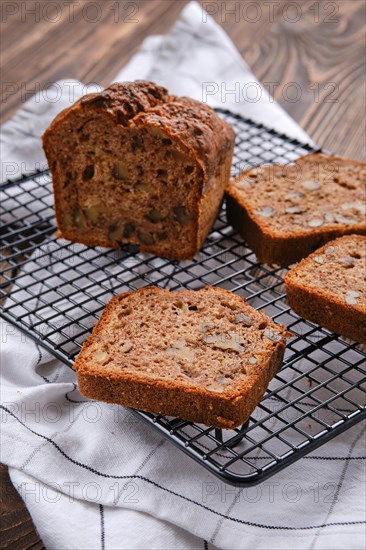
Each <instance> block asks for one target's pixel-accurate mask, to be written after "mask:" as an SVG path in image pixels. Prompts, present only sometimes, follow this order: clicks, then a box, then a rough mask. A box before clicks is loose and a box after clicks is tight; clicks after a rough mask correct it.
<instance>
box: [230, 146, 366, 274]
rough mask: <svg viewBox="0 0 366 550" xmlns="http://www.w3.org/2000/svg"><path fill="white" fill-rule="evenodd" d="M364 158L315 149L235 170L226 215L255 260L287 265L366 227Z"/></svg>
mask: <svg viewBox="0 0 366 550" xmlns="http://www.w3.org/2000/svg"><path fill="white" fill-rule="evenodd" d="M365 199H366V164H364V163H361V162H356V161H351V160H345V159H341V158H338V157H332V156H327V155H323V154H320V153H316V154H315V153H314V154H312V155H307V156H305V157H302V158H300V159H298V160H297V161H296V162H295V164H293V165H286V166H282V165H276V166H262V167H259V168H253V169H251V170H247V171H245V172H243V173H242V174H240V176H238V177H237V178H236V179H235V180H234V181H232V182H231V183H230V185H229V188H228V189H227V210H228V220H229V222H230V223H231V225H233V227H234V228H235V229H236V230H237V231H238V232H239V233H240V235H241V236H242V237H243V238H244V239H245V241H246V242H247V243H248V245H249V247H250V248H252V250H253V251H254V252H255V254H256V256H257V258H258V261H260V262H262V263H267V264H279V265H289V264H292V263H294V262H297V261H298V260H300V259H301V258H303V257H305V256H307V255H308V254H310V253H311V252H313V251H314V250H315V249H317V248H318V247H319V246H321V245H323V244H324V243H326V242H328V241H329V240H332V239H334V238H336V237H340V236H342V235H345V234H351V233H358V234H365V233H366V217H365V216H366V201H365Z"/></svg>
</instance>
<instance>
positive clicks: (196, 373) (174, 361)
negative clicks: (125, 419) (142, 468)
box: [74, 287, 287, 429]
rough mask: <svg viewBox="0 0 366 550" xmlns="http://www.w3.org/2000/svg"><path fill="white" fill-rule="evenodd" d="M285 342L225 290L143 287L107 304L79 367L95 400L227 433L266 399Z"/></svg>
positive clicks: (277, 329)
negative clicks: (204, 425)
mask: <svg viewBox="0 0 366 550" xmlns="http://www.w3.org/2000/svg"><path fill="white" fill-rule="evenodd" d="M286 336H287V332H286V329H285V327H283V326H281V325H277V324H276V323H274V322H273V321H272V320H271V319H268V318H267V317H266V316H265V314H264V312H262V311H261V312H259V311H256V310H255V309H253V308H252V307H251V306H249V305H248V303H247V302H246V301H245V300H244V299H243V298H241V297H239V296H237V295H235V294H233V293H232V292H229V291H227V290H224V289H220V288H216V287H205V288H203V289H201V290H197V291H191V290H181V291H177V292H173V291H169V290H165V289H164V290H162V289H159V288H156V287H146V288H143V289H140V290H136V291H134V292H129V293H125V294H121V295H120V296H117V297H115V298H113V299H112V300H111V301H110V302H109V303H108V304H107V306H106V308H105V310H104V312H103V314H102V316H101V318H100V320H99V322H98V323H97V324H96V326H95V327H94V330H93V333H92V335H91V336H90V337H89V338H88V339H87V340H86V342H85V343H84V345H83V347H82V349H81V351H80V353H79V355H78V356H77V358H76V362H75V365H74V368H75V370H76V371H77V379H78V385H79V390H80V392H81V393H82V394H83V395H84V396H86V397H89V398H91V399H95V400H99V401H106V402H109V403H117V404H119V405H124V406H127V407H131V408H135V409H139V410H142V411H149V412H153V413H159V414H163V415H168V416H175V417H178V418H182V419H183V420H187V421H193V422H198V423H202V424H206V425H213V426H216V427H219V428H228V429H229V428H233V427H235V426H239V425H241V424H243V423H244V422H245V421H246V420H247V419H248V417H249V416H250V414H251V413H252V412H253V410H254V409H255V407H256V406H257V404H258V403H259V401H260V400H261V398H262V396H263V394H264V392H265V390H266V389H267V386H268V384H269V382H270V380H271V379H272V377H273V376H274V375H275V374H276V372H277V371H278V369H279V368H280V367H281V364H282V360H283V355H284V350H285V342H286Z"/></svg>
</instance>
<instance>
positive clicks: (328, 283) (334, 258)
mask: <svg viewBox="0 0 366 550" xmlns="http://www.w3.org/2000/svg"><path fill="white" fill-rule="evenodd" d="M365 267H366V237H363V236H362V235H346V236H345V237H340V238H339V239H335V240H334V241H331V242H329V243H327V244H326V245H325V246H323V247H321V248H319V249H318V250H316V251H315V252H313V253H312V254H310V256H308V257H307V258H304V259H303V260H301V262H299V263H298V264H297V265H296V266H295V267H293V268H292V269H291V270H290V271H289V272H288V274H287V276H286V277H285V281H286V284H288V285H291V287H299V288H302V289H306V290H307V292H310V293H312V294H316V295H322V296H324V297H326V298H327V299H330V300H331V301H333V302H337V303H339V304H342V306H344V307H352V308H354V309H357V310H359V311H360V312H362V313H363V314H364V315H366V287H365Z"/></svg>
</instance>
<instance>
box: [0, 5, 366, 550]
mask: <svg viewBox="0 0 366 550" xmlns="http://www.w3.org/2000/svg"><path fill="white" fill-rule="evenodd" d="M186 3H187V0H147V1H145V0H138V1H134V2H126V1H124V0H123V1H122V0H121V1H119V2H116V0H98V1H97V2H96V1H94V2H89V1H88V0H78V1H71V0H70V5H68V3H67V2H65V1H63V0H59V1H56V2H55V1H52V2H50V1H48V0H36V1H33V0H27V1H26V2H24V1H20V0H19V1H16V0H11V1H7V0H3V1H2V2H1V10H2V14H1V15H2V17H1V52H2V55H1V64H2V99H1V108H2V113H1V116H2V121H4V120H7V119H8V118H10V117H11V116H12V114H13V113H14V112H15V111H16V110H17V109H18V108H19V107H20V106H21V105H22V103H24V101H25V100H26V99H27V98H29V97H30V95H31V94H32V93H33V91H34V90H38V89H43V88H44V87H47V85H49V84H50V83H52V82H54V81H56V80H58V79H61V78H70V77H72V78H76V79H78V80H81V81H82V82H85V83H88V82H97V83H99V84H101V85H102V86H105V85H107V84H108V83H109V82H110V81H111V79H112V78H113V77H114V76H115V75H116V74H117V72H118V71H119V69H120V68H121V67H122V66H123V65H124V64H125V63H126V62H127V61H128V59H129V58H130V57H131V55H132V54H133V53H135V52H136V51H137V49H138V48H139V46H140V44H141V42H142V40H143V39H144V38H145V37H146V36H148V35H150V34H159V33H160V34H161V33H166V32H167V31H168V30H169V28H170V27H171V26H172V24H173V23H174V21H175V20H176V18H177V17H178V14H179V12H180V11H181V9H182V8H183V7H184V5H185V4H186ZM95 4H98V5H99V9H97V8H96V7H95ZM201 4H203V5H206V6H207V7H208V9H209V10H210V12H212V14H213V16H214V17H215V19H216V20H217V21H218V22H219V23H220V24H221V25H222V26H223V27H224V29H225V30H226V31H227V33H228V34H229V35H230V37H231V38H232V40H233V41H234V43H235V44H236V46H237V47H238V49H239V51H240V53H241V55H242V56H243V57H244V59H245V60H246V61H247V63H248V64H249V66H250V67H251V68H252V70H253V72H254V73H255V75H256V76H257V78H258V79H259V80H261V81H262V82H263V83H265V84H266V86H267V88H268V89H269V91H270V92H271V93H272V94H273V96H274V98H275V99H276V100H277V101H278V102H279V103H280V104H281V105H282V106H283V107H284V108H285V109H286V110H287V111H288V112H289V113H290V114H291V116H292V117H293V118H294V119H295V120H296V121H297V122H298V123H299V124H300V125H301V126H302V127H303V128H304V129H305V130H306V131H307V132H308V133H309V134H310V136H311V137H312V138H313V139H314V140H315V142H316V143H317V144H318V145H320V146H324V147H326V148H327V149H330V150H333V151H335V152H337V153H339V154H341V155H344V156H346V157H349V158H355V159H359V160H363V161H365V160H366V144H365V135H366V131H365V130H366V128H365V119H366V117H365V115H366V103H365V96H366V89H365V57H366V53H365V17H366V2H365V0H334V1H328V0H327V1H325V0H324V1H322V0H321V1H316V0H298V1H297V2H296V3H294V2H289V1H287V0H276V1H272V2H271V1H269V2H268V0H267V1H258V2H253V1H250V0H245V1H241V2H238V1H234V2H232V1H226V2H224V1H221V0H217V1H211V2H204V1H201ZM295 4H296V5H295ZM296 6H297V7H296ZM296 96H297V97H296ZM0 488H1V494H0V506H1V509H0V513H1V539H0V548H12V549H17V548H32V549H40V548H43V545H42V542H41V541H40V539H39V536H38V535H37V533H36V531H35V530H34V528H33V526H32V522H31V519H30V517H29V515H28V513H27V511H26V508H25V506H24V504H23V503H22V501H21V499H20V498H19V496H18V494H17V493H16V491H15V489H14V488H13V487H12V485H11V482H10V480H9V477H8V475H7V470H6V468H5V467H4V466H2V467H1V469H0Z"/></svg>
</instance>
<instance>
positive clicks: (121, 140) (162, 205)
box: [43, 81, 235, 259]
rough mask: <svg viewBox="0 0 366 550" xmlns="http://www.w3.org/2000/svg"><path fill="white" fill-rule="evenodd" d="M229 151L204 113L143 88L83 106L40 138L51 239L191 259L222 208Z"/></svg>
mask: <svg viewBox="0 0 366 550" xmlns="http://www.w3.org/2000/svg"><path fill="white" fill-rule="evenodd" d="M234 141H235V135H234V132H233V130H232V129H231V127H230V126H229V125H228V124H227V123H226V122H224V121H223V120H221V119H220V118H219V117H218V116H217V115H216V113H215V112H214V111H213V110H212V109H211V108H210V107H208V106H207V105H205V104H203V103H200V102H199V101H195V100H193V99H189V98H186V97H176V96H173V95H169V94H168V92H167V90H165V88H162V87H160V86H156V85H155V84H153V83H151V82H145V81H137V82H126V83H121V84H113V85H112V86H110V87H109V88H107V89H106V90H104V91H103V92H101V93H96V94H88V95H86V96H84V97H83V98H81V99H80V100H78V101H77V102H76V103H75V104H74V105H73V106H71V107H70V108H68V109H65V110H64V111H62V112H61V113H60V114H59V115H58V116H57V117H56V118H55V119H54V121H53V122H52V124H51V125H50V127H49V128H48V129H47V130H46V132H45V133H44V135H43V146H44V150H45V153H46V156H47V160H48V164H49V167H50V170H51V173H52V179H53V188H54V197H55V211H56V219H57V225H58V229H59V235H60V236H62V237H64V238H66V239H69V240H71V241H76V242H80V243H85V244H88V245H91V246H97V245H100V246H105V247H112V248H119V247H120V246H121V243H132V244H137V245H139V247H140V250H141V251H143V252H150V253H152V254H156V255H159V256H163V257H168V258H174V259H190V258H193V256H194V255H195V254H196V253H197V252H198V250H199V249H200V246H201V244H202V242H203V241H204V239H205V237H206V235H207V233H208V231H209V230H210V228H211V226H212V224H213V222H214V220H215V218H216V216H217V213H218V210H219V208H220V205H221V202H222V198H223V194H224V188H225V186H226V185H227V183H228V181H229V177H230V167H231V160H232V154H233V147H234Z"/></svg>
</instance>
